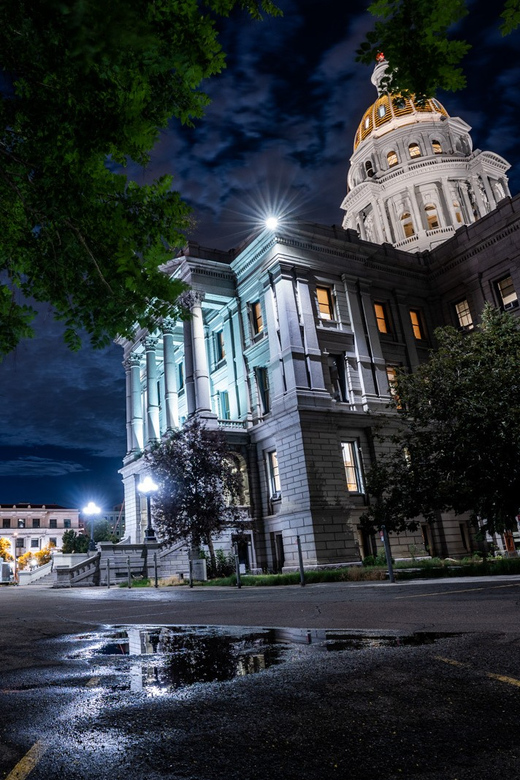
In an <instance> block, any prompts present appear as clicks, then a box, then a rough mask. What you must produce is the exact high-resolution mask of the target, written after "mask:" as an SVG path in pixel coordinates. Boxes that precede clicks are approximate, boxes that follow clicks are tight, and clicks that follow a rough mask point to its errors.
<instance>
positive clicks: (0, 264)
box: [0, 0, 279, 356]
mask: <svg viewBox="0 0 520 780" xmlns="http://www.w3.org/2000/svg"><path fill="white" fill-rule="evenodd" d="M1 7H2V25H1V26H0V67H1V71H0V203H1V207H0V235H1V237H2V239H1V242H0V270H1V271H2V277H3V278H2V284H1V285H0V356H2V355H5V354H6V353H7V352H9V351H10V350H12V349H14V347H15V346H16V344H17V343H18V342H19V340H20V339H21V338H24V337H28V336H30V335H31V333H32V330H31V325H30V323H31V320H32V318H33V316H34V311H33V310H32V308H31V306H30V305H29V304H28V303H27V301H26V300H25V301H24V299H23V298H25V299H27V298H30V297H32V298H34V299H35V300H36V301H40V302H48V303H50V304H51V305H52V307H53V309H54V311H55V315H56V317H57V319H60V320H62V321H63V322H64V323H65V328H66V330H65V339H66V342H67V343H68V345H69V346H70V347H71V348H73V349H76V348H78V347H79V345H80V335H79V333H80V331H81V330H85V331H86V333H87V334H88V336H89V338H90V341H91V343H92V345H93V346H95V347H100V346H104V345H106V344H107V343H109V342H110V340H111V339H113V338H114V337H115V336H116V335H117V334H123V335H127V334H129V333H130V332H131V331H132V328H133V327H134V326H135V324H136V323H140V324H141V325H142V326H143V327H151V326H152V325H153V324H154V323H155V322H156V321H157V318H159V317H161V316H164V315H166V314H168V315H169V316H173V315H174V314H175V313H177V314H179V311H178V310H177V312H176V311H175V302H176V299H177V296H178V294H179V293H180V292H181V290H182V289H184V288H183V286H182V285H181V284H180V283H179V282H177V281H172V280H171V279H170V278H168V277H167V276H165V275H164V274H163V273H161V272H160V270H159V269H160V266H161V264H162V263H164V262H166V260H168V259H170V258H171V255H172V251H173V249H174V248H175V247H179V246H181V245H182V243H183V241H184V239H183V232H184V231H185V230H186V229H187V227H188V226H189V224H190V218H189V209H188V207H187V205H186V204H185V203H183V202H182V200H181V198H180V196H179V194H178V193H177V192H174V191H173V190H172V179H171V177H170V176H163V177H161V178H159V179H157V180H156V181H155V182H153V184H151V185H147V186H144V185H143V186H139V185H137V184H136V183H135V182H132V181H129V180H128V179H127V176H126V175H125V173H124V167H125V166H126V165H127V163H128V162H129V161H134V162H136V163H138V164H140V165H145V164H146V162H147V160H148V158H149V152H150V150H151V148H152V147H153V145H154V143H155V142H156V140H157V138H158V135H159V131H160V130H161V129H162V128H165V127H166V125H167V123H168V121H169V120H170V119H172V118H175V119H177V120H179V121H181V122H184V123H190V122H191V121H192V120H193V119H194V118H199V117H201V116H202V114H203V111H204V107H205V106H206V105H207V103H208V102H209V101H208V98H207V96H206V95H205V94H204V93H203V92H202V91H201V90H200V84H201V82H202V81H203V80H204V79H207V78H209V77H210V76H213V75H215V74H216V73H219V72H220V71H221V70H222V68H223V67H224V66H225V56H224V53H223V51H222V49H221V47H220V44H219V40H218V30H217V25H216V22H217V21H218V19H219V17H226V16H228V15H229V14H230V13H231V12H232V11H233V10H235V9H245V10H246V11H247V12H249V14H250V15H251V16H252V17H253V18H255V19H259V18H260V16H261V11H262V10H264V11H266V12H267V13H272V14H277V13H279V12H278V10H277V9H276V8H275V6H274V5H273V4H272V3H271V0H155V1H154V2H149V0H111V2H110V3H106V2H103V0H47V2H45V3H41V2H37V0H20V2H17V3H5V2H4V3H2V4H1ZM122 171H123V172H122ZM17 291H18V292H17ZM20 293H21V294H22V295H23V298H22V299H21V300H20ZM172 307H173V308H172Z"/></svg>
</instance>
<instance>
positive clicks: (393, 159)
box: [386, 151, 399, 168]
mask: <svg viewBox="0 0 520 780" xmlns="http://www.w3.org/2000/svg"><path fill="white" fill-rule="evenodd" d="M386 159H387V160H388V167H389V168H393V167H394V165H399V158H398V156H397V152H394V151H391V152H388V154H387V155H386Z"/></svg>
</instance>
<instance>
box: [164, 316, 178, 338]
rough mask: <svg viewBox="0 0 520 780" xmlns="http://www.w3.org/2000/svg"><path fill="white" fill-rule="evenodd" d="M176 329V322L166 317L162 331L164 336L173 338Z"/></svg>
mask: <svg viewBox="0 0 520 780" xmlns="http://www.w3.org/2000/svg"><path fill="white" fill-rule="evenodd" d="M174 329H175V320H172V318H171V317H165V318H164V320H163V321H162V323H161V331H162V333H163V335H168V336H173V331H174Z"/></svg>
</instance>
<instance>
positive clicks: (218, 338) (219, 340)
mask: <svg viewBox="0 0 520 780" xmlns="http://www.w3.org/2000/svg"><path fill="white" fill-rule="evenodd" d="M213 338H214V343H215V363H220V361H221V360H224V358H225V357H226V349H225V347H224V332H223V331H222V330H219V331H218V332H217V333H215V334H214V337H213Z"/></svg>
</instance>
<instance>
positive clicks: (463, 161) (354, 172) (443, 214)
mask: <svg viewBox="0 0 520 780" xmlns="http://www.w3.org/2000/svg"><path fill="white" fill-rule="evenodd" d="M386 67H387V62H386V61H385V60H384V58H383V57H382V56H380V57H379V59H378V62H377V64H376V67H375V69H374V73H373V75H372V83H373V84H374V86H375V87H376V89H377V90H378V98H377V100H376V101H375V102H374V103H372V105H371V106H370V107H369V108H368V109H367V110H366V111H365V113H364V114H363V116H362V118H361V122H360V123H359V126H358V129H357V131H356V134H355V137H354V153H353V155H352V157H351V159H350V169H349V173H348V179H347V182H348V188H347V195H346V197H345V199H344V200H343V203H342V204H341V208H342V209H344V211H345V212H346V214H345V217H344V219H343V227H344V228H351V229H355V230H357V231H358V232H359V234H360V236H361V238H363V239H365V240H367V241H373V242H377V243H383V242H388V243H391V244H393V245H394V246H396V247H400V248H402V249H406V250H409V251H418V250H424V249H429V248H431V247H432V246H433V245H435V244H437V243H439V242H440V241H445V240H446V239H447V238H449V237H450V236H451V235H453V233H454V232H455V230H457V228H459V227H460V226H461V225H465V224H466V225H467V224H470V223H472V222H475V220H477V219H479V218H480V217H482V216H484V215H485V214H486V213H488V212H489V211H491V210H492V209H494V208H495V207H496V205H497V203H498V201H499V200H501V199H502V198H504V197H506V196H508V195H509V188H508V183H507V177H506V175H505V173H506V171H507V170H508V168H509V167H510V166H509V163H508V162H507V161H506V160H504V159H503V158H502V157H500V156H499V155H497V154H493V153H492V152H481V151H480V150H476V151H473V146H472V140H471V136H470V130H471V128H470V126H469V125H468V124H466V122H464V121H463V120H462V119H460V118H458V117H450V116H449V114H448V112H447V111H446V109H445V108H444V106H443V105H442V104H441V103H439V101H438V100H436V99H435V98H430V99H428V100H425V101H421V102H420V101H417V100H415V99H414V98H413V97H412V98H403V97H401V96H399V95H389V94H388V93H387V92H385V91H384V88H383V87H384V81H383V78H384V75H385V71H386Z"/></svg>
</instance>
